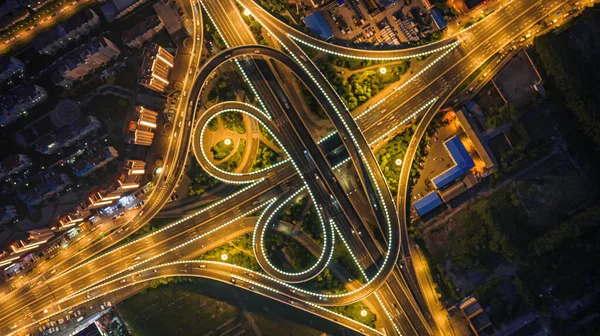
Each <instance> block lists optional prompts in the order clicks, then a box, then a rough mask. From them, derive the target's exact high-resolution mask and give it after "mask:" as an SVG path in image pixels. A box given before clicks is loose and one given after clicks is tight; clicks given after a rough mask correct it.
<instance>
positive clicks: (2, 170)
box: [0, 154, 31, 180]
mask: <svg viewBox="0 0 600 336" xmlns="http://www.w3.org/2000/svg"><path fill="white" fill-rule="evenodd" d="M29 166H31V158H30V157H29V156H27V155H25V154H16V155H11V156H7V157H6V158H4V160H2V162H0V180H4V179H5V178H6V177H7V176H9V175H14V174H17V173H19V172H21V171H23V170H24V169H25V168H27V167H29Z"/></svg>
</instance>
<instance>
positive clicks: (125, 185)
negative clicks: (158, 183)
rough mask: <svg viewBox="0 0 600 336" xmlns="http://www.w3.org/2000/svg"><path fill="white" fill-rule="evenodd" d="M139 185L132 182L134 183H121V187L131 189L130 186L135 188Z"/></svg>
mask: <svg viewBox="0 0 600 336" xmlns="http://www.w3.org/2000/svg"><path fill="white" fill-rule="evenodd" d="M139 186H140V185H139V184H137V183H134V184H124V185H121V188H123V189H132V188H137V187H139Z"/></svg>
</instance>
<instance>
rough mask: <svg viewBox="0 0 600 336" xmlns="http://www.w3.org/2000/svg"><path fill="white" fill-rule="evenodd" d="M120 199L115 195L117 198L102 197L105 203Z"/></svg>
mask: <svg viewBox="0 0 600 336" xmlns="http://www.w3.org/2000/svg"><path fill="white" fill-rule="evenodd" d="M119 198H121V196H119V195H115V196H108V197H102V200H103V201H113V200H116V199H119Z"/></svg>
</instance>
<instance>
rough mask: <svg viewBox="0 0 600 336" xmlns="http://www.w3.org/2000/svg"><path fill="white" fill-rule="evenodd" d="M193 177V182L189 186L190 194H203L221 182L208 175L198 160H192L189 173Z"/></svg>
mask: <svg viewBox="0 0 600 336" xmlns="http://www.w3.org/2000/svg"><path fill="white" fill-rule="evenodd" d="M188 175H189V176H190V178H191V179H192V183H191V184H190V186H189V188H188V195H189V196H194V195H198V196H199V195H202V194H204V192H205V191H206V190H208V189H210V188H212V187H213V186H215V185H216V184H218V183H219V181H217V180H216V179H215V178H214V177H212V176H210V175H208V173H206V172H205V171H204V170H202V168H201V167H200V165H199V164H198V162H196V160H192V165H191V167H190V172H189V174H188Z"/></svg>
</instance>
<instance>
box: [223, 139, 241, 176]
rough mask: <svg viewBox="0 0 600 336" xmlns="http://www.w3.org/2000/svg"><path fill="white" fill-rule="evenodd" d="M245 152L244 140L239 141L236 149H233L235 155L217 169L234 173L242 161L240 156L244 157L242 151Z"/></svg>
mask: <svg viewBox="0 0 600 336" xmlns="http://www.w3.org/2000/svg"><path fill="white" fill-rule="evenodd" d="M245 150H246V140H244V139H240V142H239V143H238V146H237V148H236V149H235V153H233V155H232V156H231V157H230V158H229V159H227V161H225V162H222V163H220V164H219V168H220V169H222V170H225V171H228V172H232V171H234V170H235V169H236V168H237V167H238V166H239V164H240V161H241V160H242V155H244V151H245Z"/></svg>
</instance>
